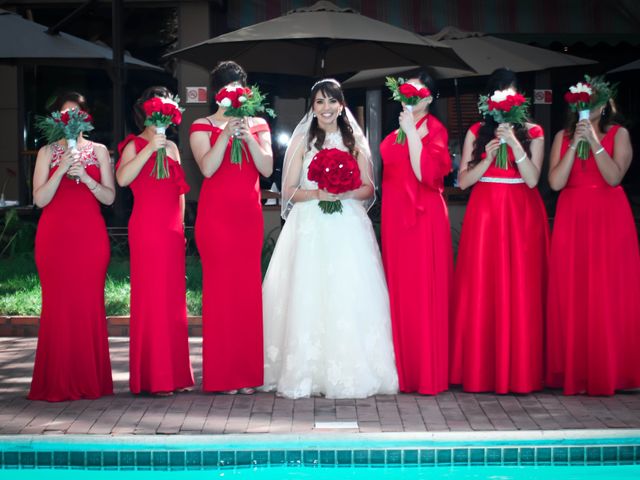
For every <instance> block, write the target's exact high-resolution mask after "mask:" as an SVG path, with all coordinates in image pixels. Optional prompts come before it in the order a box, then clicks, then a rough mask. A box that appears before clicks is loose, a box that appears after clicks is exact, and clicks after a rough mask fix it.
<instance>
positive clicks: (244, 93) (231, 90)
mask: <svg viewBox="0 0 640 480" xmlns="http://www.w3.org/2000/svg"><path fill="white" fill-rule="evenodd" d="M264 100H265V95H263V94H262V93H260V90H259V89H258V87H257V86H255V85H254V86H253V87H251V88H249V87H242V86H240V85H238V86H227V87H223V88H221V89H220V91H219V92H218V93H217V94H216V103H217V104H218V105H219V106H221V107H222V108H224V109H225V112H224V114H225V116H227V117H237V118H244V117H254V116H255V115H256V114H257V113H261V112H265V113H266V114H267V115H269V116H271V117H275V116H276V114H275V112H274V111H273V110H272V109H270V108H267V107H266V104H265V101H264ZM244 151H245V149H244V145H243V144H242V140H240V139H239V138H237V137H233V141H232V142H231V163H234V164H237V165H240V167H242V155H243V153H244Z"/></svg>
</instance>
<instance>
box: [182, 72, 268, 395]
mask: <svg viewBox="0 0 640 480" xmlns="http://www.w3.org/2000/svg"><path fill="white" fill-rule="evenodd" d="M246 79H247V75H246V73H245V72H244V70H242V68H241V67H240V66H239V65H238V64H236V63H234V62H221V63H220V64H218V66H217V67H216V68H215V70H214V71H213V86H214V89H215V91H216V92H217V91H219V90H220V89H221V88H223V87H225V86H227V85H233V86H236V85H242V86H246ZM224 112H225V109H224V108H223V107H219V108H218V110H217V111H216V112H215V113H214V114H213V115H210V116H208V117H205V118H201V119H198V120H196V121H195V122H194V123H193V125H192V126H191V136H190V142H191V150H192V151H193V156H194V157H195V159H196V161H197V162H198V166H199V167H200V171H201V172H202V174H203V175H204V176H205V179H204V182H203V184H202V190H201V192H200V200H199V202H198V215H197V218H196V244H197V245H198V251H199V252H200V256H201V258H202V337H203V338H202V355H203V362H202V376H203V380H202V389H203V390H204V391H207V392H225V393H231V394H233V393H238V391H239V392H240V393H247V394H250V393H253V392H254V391H255V390H254V387H256V386H259V385H262V383H263V381H262V378H263V370H264V357H263V353H262V352H263V345H262V343H263V341H262V273H261V268H260V259H261V252H262V242H263V219H262V207H261V204H260V182H259V177H260V175H264V176H269V175H271V172H272V169H273V154H272V153H271V135H270V133H269V126H268V125H267V123H266V121H265V120H263V119H261V118H257V117H256V118H245V119H240V118H233V117H226V116H225V115H224ZM233 135H235V136H236V137H238V138H241V139H242V140H243V142H244V145H245V153H244V154H243V160H242V165H235V164H232V163H231V158H230V152H231V140H232V136H233Z"/></svg>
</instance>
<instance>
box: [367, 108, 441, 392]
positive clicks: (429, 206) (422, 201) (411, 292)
mask: <svg viewBox="0 0 640 480" xmlns="http://www.w3.org/2000/svg"><path fill="white" fill-rule="evenodd" d="M425 121H426V123H427V128H428V132H429V133H428V135H426V136H425V137H424V138H423V139H422V155H421V157H420V171H421V174H422V180H421V181H418V179H417V178H416V176H415V174H414V172H413V169H412V167H411V160H410V158H409V148H408V146H407V144H406V143H405V144H404V145H399V144H397V143H395V142H396V136H397V133H396V132H393V133H391V134H390V135H388V136H387V137H386V138H385V139H384V140H383V141H382V144H381V145H380V154H381V155H382V161H383V167H384V168H383V172H382V259H383V262H384V269H385V273H386V277H387V284H388V287H389V299H390V304H391V323H392V327H393V342H394V348H395V354H396V367H397V369H398V380H399V384H400V390H401V391H403V392H419V393H423V394H432V395H435V394H437V393H439V392H441V391H443V390H446V389H447V388H448V385H449V378H448V362H449V356H448V342H449V295H450V292H451V283H452V277H453V254H452V248H451V231H450V227H449V216H448V213H447V206H446V204H445V202H444V199H443V198H442V191H443V189H444V182H443V177H444V176H445V175H447V174H448V173H449V172H450V171H451V157H450V156H449V149H448V134H447V130H446V129H445V128H444V126H443V125H442V123H440V121H438V119H436V118H435V117H434V116H432V115H426V116H425V117H423V118H422V119H421V120H420V121H419V122H418V123H417V124H416V127H417V128H420V126H421V125H422V123H423V122H425Z"/></svg>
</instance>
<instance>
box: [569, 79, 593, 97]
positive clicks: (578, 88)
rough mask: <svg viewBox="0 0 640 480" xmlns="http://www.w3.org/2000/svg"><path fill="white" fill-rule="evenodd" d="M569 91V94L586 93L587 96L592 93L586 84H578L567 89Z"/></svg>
mask: <svg viewBox="0 0 640 480" xmlns="http://www.w3.org/2000/svg"><path fill="white" fill-rule="evenodd" d="M569 91H570V92H571V93H582V92H586V93H588V94H589V95H591V93H592V92H593V90H592V89H591V86H590V85H587V84H586V83H582V82H578V83H577V84H576V85H575V86H572V87H569Z"/></svg>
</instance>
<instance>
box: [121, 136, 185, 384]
mask: <svg viewBox="0 0 640 480" xmlns="http://www.w3.org/2000/svg"><path fill="white" fill-rule="evenodd" d="M132 141H133V142H134V144H135V148H136V152H139V151H140V150H142V149H143V148H144V147H145V146H146V145H147V143H148V142H147V140H145V139H144V138H141V137H137V136H135V135H129V136H128V137H127V138H125V139H124V141H122V142H121V143H120V145H119V146H118V149H119V151H120V153H121V154H122V151H123V150H124V148H125V147H126V146H127V144H128V143H129V142H132ZM155 160H156V154H155V153H154V154H153V155H151V157H149V159H148V160H147V162H146V163H145V165H144V166H143V167H142V170H140V173H139V174H138V176H137V177H136V178H135V180H133V182H131V185H130V187H131V190H132V191H133V197H134V202H133V211H132V212H131V217H130V218H129V251H130V258H131V265H130V277H131V306H130V315H131V317H130V318H131V319H130V323H129V339H130V340H129V389H130V390H131V392H132V393H136V394H137V393H140V392H147V393H156V392H172V391H174V390H178V389H181V388H187V387H190V386H192V385H193V383H194V382H193V372H192V370H191V360H190V359H189V331H188V326H187V300H186V283H185V240H184V228H183V226H182V217H183V215H182V203H181V201H180V196H181V195H182V194H184V193H186V192H188V191H189V186H188V185H187V183H186V182H185V179H184V172H183V171H182V167H181V166H180V164H179V163H178V162H177V161H175V160H173V159H172V158H170V157H167V161H168V165H169V175H170V176H169V178H167V179H162V180H158V179H157V178H156V177H155V174H152V173H151V171H152V169H153V166H154V164H155ZM119 166H120V162H118V165H116V168H118V167H119Z"/></svg>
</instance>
